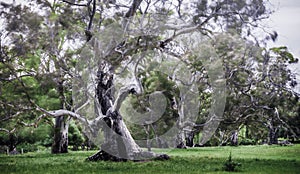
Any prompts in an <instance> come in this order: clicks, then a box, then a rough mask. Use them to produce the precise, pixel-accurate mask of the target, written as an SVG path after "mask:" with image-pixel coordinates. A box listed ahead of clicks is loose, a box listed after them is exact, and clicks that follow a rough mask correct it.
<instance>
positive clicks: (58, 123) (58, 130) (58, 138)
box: [51, 77, 69, 154]
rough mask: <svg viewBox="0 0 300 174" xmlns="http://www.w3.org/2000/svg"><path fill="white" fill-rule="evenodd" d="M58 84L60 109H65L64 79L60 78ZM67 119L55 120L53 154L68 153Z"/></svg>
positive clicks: (59, 118)
mask: <svg viewBox="0 0 300 174" xmlns="http://www.w3.org/2000/svg"><path fill="white" fill-rule="evenodd" d="M59 79H60V80H58V82H57V92H58V94H59V100H60V108H62V109H65V108H66V106H65V95H64V86H63V83H64V81H63V80H62V79H63V77H60V78H59ZM66 120H67V119H66V118H65V117H64V116H60V117H56V118H55V125H54V137H53V143H52V149H51V152H52V153H53V154H56V153H68V145H69V141H68V131H69V123H68V122H67V121H66Z"/></svg>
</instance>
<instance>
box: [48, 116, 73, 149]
mask: <svg viewBox="0 0 300 174" xmlns="http://www.w3.org/2000/svg"><path fill="white" fill-rule="evenodd" d="M68 129H69V124H66V122H65V118H64V116H60V117H57V118H55V127H54V138H53V144H52V153H53V154H56V153H68Z"/></svg>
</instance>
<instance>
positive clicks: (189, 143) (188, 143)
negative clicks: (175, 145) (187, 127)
mask: <svg viewBox="0 0 300 174" xmlns="http://www.w3.org/2000/svg"><path fill="white" fill-rule="evenodd" d="M186 146H188V147H193V146H194V132H193V131H189V132H188V133H187V136H186Z"/></svg>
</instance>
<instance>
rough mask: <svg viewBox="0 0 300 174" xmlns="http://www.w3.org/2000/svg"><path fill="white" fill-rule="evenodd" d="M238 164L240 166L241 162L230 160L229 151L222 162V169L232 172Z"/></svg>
mask: <svg viewBox="0 0 300 174" xmlns="http://www.w3.org/2000/svg"><path fill="white" fill-rule="evenodd" d="M239 166H241V163H237V162H234V161H233V160H232V156H231V152H230V154H229V157H228V159H227V160H226V161H225V163H224V168H223V169H224V170H225V171H228V172H233V171H236V170H237V169H236V168H237V167H239Z"/></svg>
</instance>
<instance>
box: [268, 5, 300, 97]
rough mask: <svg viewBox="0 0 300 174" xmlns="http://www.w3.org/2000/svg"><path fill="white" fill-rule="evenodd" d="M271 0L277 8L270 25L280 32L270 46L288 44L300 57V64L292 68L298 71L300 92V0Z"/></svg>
mask: <svg viewBox="0 0 300 174" xmlns="http://www.w3.org/2000/svg"><path fill="white" fill-rule="evenodd" d="M269 1H270V2H271V3H272V4H273V5H274V8H275V9H274V10H275V12H274V13H273V14H272V15H271V18H270V19H269V20H268V21H269V25H270V27H271V28H272V29H273V30H275V31H277V32H278V34H279V36H278V40H277V41H276V42H275V43H270V45H269V46H287V47H288V49H289V50H290V51H291V52H292V54H293V55H294V56H295V57H297V58H299V62H298V64H295V65H293V66H291V69H292V71H293V72H295V73H297V81H298V86H297V89H296V91H298V93H300V0H269Z"/></svg>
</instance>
